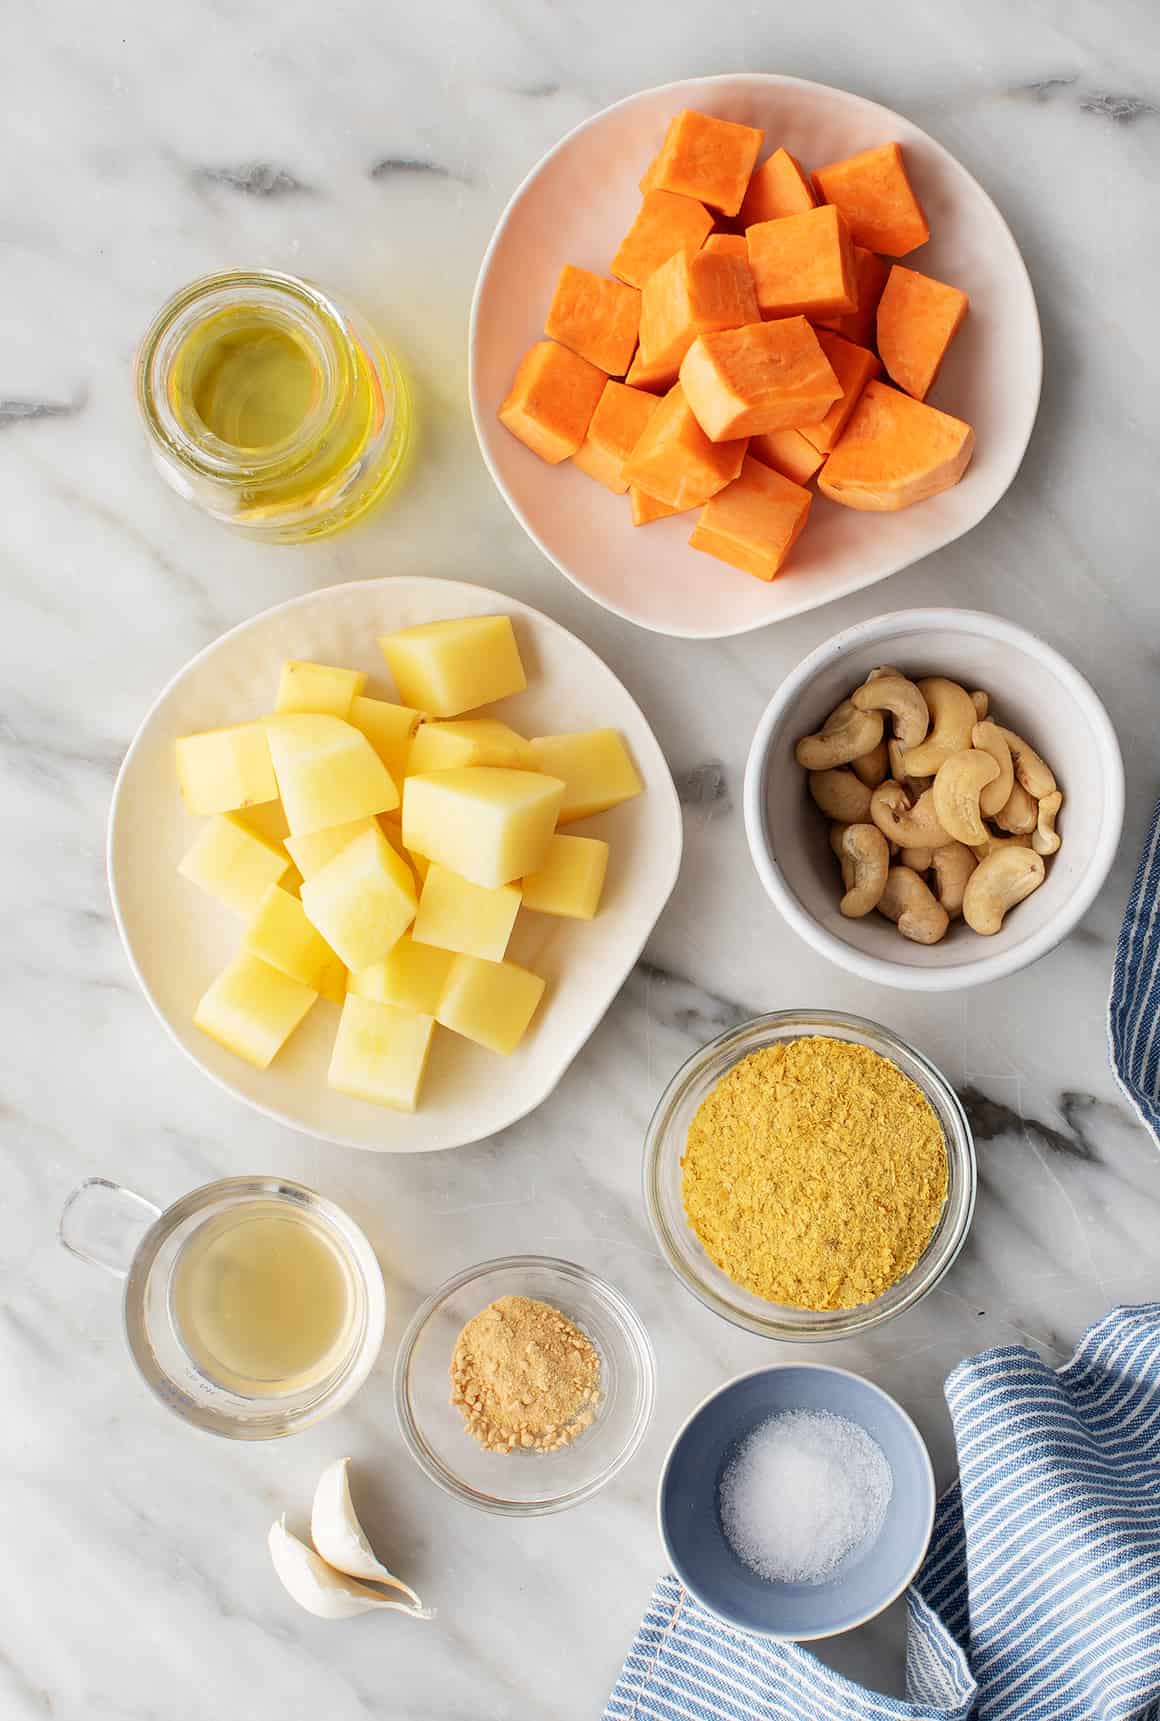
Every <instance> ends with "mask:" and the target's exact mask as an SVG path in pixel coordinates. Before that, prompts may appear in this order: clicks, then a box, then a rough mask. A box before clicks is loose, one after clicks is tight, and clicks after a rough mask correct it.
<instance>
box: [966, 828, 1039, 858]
mask: <svg viewBox="0 0 1160 1721" xmlns="http://www.w3.org/2000/svg"><path fill="white" fill-rule="evenodd" d="M1030 847H1031V838H1030V837H1028V836H1021V837H996V836H993V835H992V834H991V832H990V831H988V832H987V840H986V842H983V843H972V844H971V853H972V854H973V855H974V857H975V859H976V860H986V858H987V856H988V855H993V854H995V852H996V851H997V850H998V849H1029V848H1030Z"/></svg>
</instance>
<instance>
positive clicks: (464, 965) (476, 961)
mask: <svg viewBox="0 0 1160 1721" xmlns="http://www.w3.org/2000/svg"><path fill="white" fill-rule="evenodd" d="M543 994H544V982H543V980H541V979H540V976H539V975H538V974H532V973H531V972H530V971H529V970H528V969H527V968H520V967H519V966H518V965H517V964H516V963H514V962H485V961H484V960H483V959H482V958H481V957H478V956H457V957H456V958H455V960H454V962H453V963H452V964H451V972H450V974H449V975H448V976H447V984H446V985H445V986H444V988H443V996H442V997H441V998H440V1000H439V1008H438V1010H436V1012H435V1020H436V1021H437V1022H442V1024H443V1026H444V1027H445V1028H452V1029H454V1031H455V1033H457V1034H462V1035H463V1036H464V1038H465V1039H467V1040H474V1041H475V1043H476V1045H479V1046H486V1047H487V1048H488V1050H489V1051H492V1052H502V1053H503V1054H504V1055H505V1056H506V1055H507V1054H508V1053H509V1052H514V1051H515V1049H516V1047H517V1046H518V1045H519V1043H520V1041H521V1040H522V1039H523V1037H524V1035H525V1033H526V1032H527V1028H528V1023H529V1022H530V1021H531V1019H532V1017H533V1016H534V1015H535V1013H536V1006H537V1005H538V1004H539V1002H540V999H541V998H542V997H543Z"/></svg>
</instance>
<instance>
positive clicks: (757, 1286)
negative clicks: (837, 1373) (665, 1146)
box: [681, 1036, 947, 1309]
mask: <svg viewBox="0 0 1160 1721" xmlns="http://www.w3.org/2000/svg"><path fill="white" fill-rule="evenodd" d="M681 1165H682V1168H683V1182H682V1196H683V1200H684V1206H685V1213H686V1216H687V1217H688V1221H689V1224H690V1225H691V1226H692V1228H693V1230H694V1231H695V1232H696V1234H697V1236H698V1237H699V1238H700V1240H701V1243H702V1244H703V1245H704V1248H705V1250H706V1252H707V1253H708V1255H709V1256H710V1257H711V1259H712V1260H713V1261H715V1262H716V1264H717V1266H718V1267H720V1268H721V1270H722V1272H723V1273H726V1274H728V1276H729V1278H731V1279H732V1280H733V1281H734V1283H735V1284H738V1285H742V1286H744V1287H745V1289H746V1290H748V1291H752V1292H754V1293H755V1294H756V1295H757V1296H759V1297H764V1298H766V1299H767V1300H768V1301H769V1302H774V1303H785V1304H789V1305H791V1306H792V1307H794V1308H799V1309H851V1308H855V1307H857V1305H858V1304H859V1303H867V1302H869V1301H870V1300H871V1299H872V1298H874V1297H877V1296H879V1295H880V1294H881V1293H882V1292H883V1291H885V1290H886V1289H887V1288H888V1287H889V1286H890V1285H893V1284H895V1283H896V1282H897V1281H898V1280H899V1279H901V1278H902V1277H903V1276H904V1274H906V1273H908V1272H909V1271H910V1269H911V1267H913V1266H914V1264H915V1262H916V1261H917V1260H918V1258H919V1256H920V1255H921V1254H922V1252H923V1250H924V1249H925V1248H926V1245H927V1243H928V1242H929V1241H930V1237H931V1233H932V1232H933V1231H934V1228H935V1225H936V1224H937V1222H938V1217H939V1214H940V1212H941V1211H942V1207H943V1203H944V1201H945V1200H946V1192H947V1156H946V1145H945V1142H944V1140H943V1133H942V1129H941V1127H940V1125H939V1121H938V1118H937V1117H936V1116H935V1113H934V1110H933V1108H932V1107H931V1105H930V1103H929V1101H928V1100H927V1099H926V1098H925V1096H924V1095H923V1093H922V1092H921V1090H920V1089H919V1088H918V1087H916V1086H915V1084H914V1082H912V1081H911V1080H910V1078H909V1077H908V1076H904V1075H903V1073H902V1071H901V1070H900V1069H898V1068H897V1066H896V1065H894V1064H892V1063H891V1062H890V1061H889V1060H888V1059H887V1058H883V1057H880V1056H879V1054H878V1053H877V1052H872V1051H870V1050H869V1048H868V1047H866V1046H857V1045H851V1044H850V1043H849V1042H848V1041H845V1040H831V1039H826V1038H824V1037H822V1036H814V1037H811V1038H807V1039H801V1040H790V1041H787V1042H785V1043H783V1044H780V1045H776V1046H767V1047H765V1048H764V1049H763V1050H761V1051H759V1052H754V1053H752V1054H751V1055H750V1056H749V1057H747V1058H743V1059H742V1060H741V1062H740V1063H738V1064H735V1065H734V1066H733V1068H732V1069H731V1070H729V1071H728V1072H727V1074H726V1075H724V1076H722V1078H721V1080H720V1081H719V1082H718V1083H717V1085H716V1086H715V1087H714V1088H713V1089H712V1091H711V1092H710V1093H709V1094H707V1095H706V1097H705V1098H704V1099H703V1100H702V1102H701V1104H700V1106H699V1107H698V1109H697V1113H696V1116H695V1117H694V1118H693V1121H692V1124H691V1125H690V1127H689V1136H688V1140H687V1142H686V1144H685V1153H684V1157H683V1159H682V1161H681Z"/></svg>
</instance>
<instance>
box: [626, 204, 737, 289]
mask: <svg viewBox="0 0 1160 1721" xmlns="http://www.w3.org/2000/svg"><path fill="white" fill-rule="evenodd" d="M712 230H713V217H712V216H711V215H710V214H709V211H708V210H707V209H706V208H705V205H704V204H703V203H698V202H697V201H696V199H695V198H693V197H678V196H677V194H676V192H675V191H646V192H645V195H644V198H643V200H642V202H641V206H640V209H639V210H638V211H637V216H636V220H635V221H634V222H633V224H632V226H631V227H630V228H629V230H628V232H627V233H626V234H625V236H624V238H623V239H622V240H621V241H620V245H619V247H618V249H617V252H616V256H615V257H614V258H613V259H612V262H611V264H610V265H609V267H610V269H611V270H612V273H613V274H614V275H615V276H616V277H617V278H618V280H621V281H627V282H628V285H629V286H630V287H643V286H644V284H645V282H646V281H647V280H648V278H649V276H650V275H651V274H653V273H654V272H655V271H656V270H657V269H659V268H660V266H661V264H662V263H667V262H668V260H669V258H670V257H671V256H672V255H673V252H674V251H687V252H688V253H689V255H690V256H691V255H692V254H693V252H694V251H699V250H700V249H701V246H702V244H703V243H704V241H705V239H706V238H707V237H708V235H709V234H710V233H711V232H712Z"/></svg>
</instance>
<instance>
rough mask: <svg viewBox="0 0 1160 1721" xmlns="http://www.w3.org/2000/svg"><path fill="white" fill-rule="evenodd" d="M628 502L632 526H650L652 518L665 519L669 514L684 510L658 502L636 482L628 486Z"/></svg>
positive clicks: (679, 512)
mask: <svg viewBox="0 0 1160 1721" xmlns="http://www.w3.org/2000/svg"><path fill="white" fill-rule="evenodd" d="M628 502H629V507H630V509H631V512H632V523H633V525H634V526H651V525H652V523H653V521H654V520H667V519H668V518H669V517H670V515H673V514H681V513H683V512H684V510H683V509H681V508H670V507H669V505H668V503H667V502H658V501H657V499H656V497H655V496H649V495H647V494H646V493H645V491H643V490H642V489H640V487H639V486H638V485H636V484H630V485H629V487H628Z"/></svg>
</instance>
